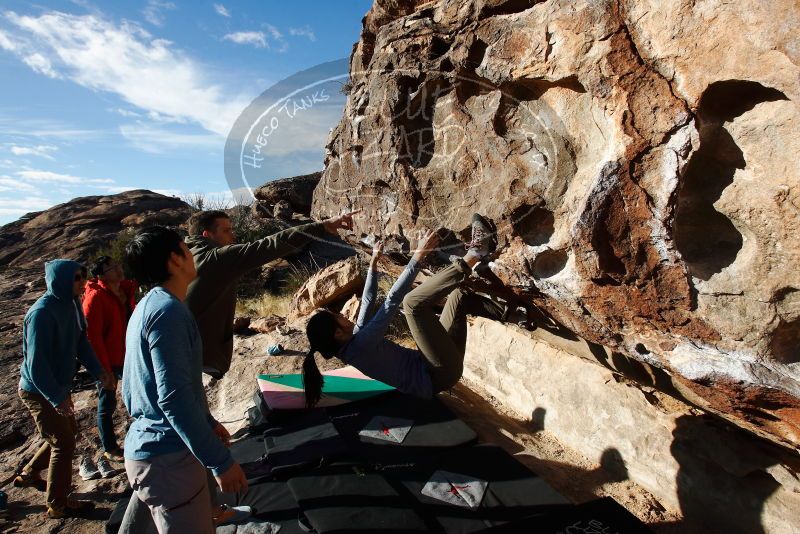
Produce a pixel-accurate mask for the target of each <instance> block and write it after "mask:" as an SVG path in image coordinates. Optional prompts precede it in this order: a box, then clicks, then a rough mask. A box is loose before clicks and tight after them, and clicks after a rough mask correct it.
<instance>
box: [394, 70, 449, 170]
mask: <svg viewBox="0 0 800 534" xmlns="http://www.w3.org/2000/svg"><path fill="white" fill-rule="evenodd" d="M420 83H421V85H420ZM441 90H442V84H441V83H440V82H434V83H424V82H417V81H416V80H415V79H413V78H408V77H404V78H403V79H401V81H400V82H398V93H399V95H400V98H399V100H398V103H397V106H396V107H395V110H394V119H395V120H394V121H393V122H394V123H395V124H397V125H398V141H399V143H400V147H399V148H398V155H399V156H400V159H401V160H405V161H407V162H409V163H410V164H411V166H412V167H414V168H422V167H425V166H427V165H428V163H430V161H431V159H433V154H434V151H435V146H434V145H435V142H434V132H433V113H434V110H435V107H436V100H437V99H438V97H439V94H440V92H441Z"/></svg>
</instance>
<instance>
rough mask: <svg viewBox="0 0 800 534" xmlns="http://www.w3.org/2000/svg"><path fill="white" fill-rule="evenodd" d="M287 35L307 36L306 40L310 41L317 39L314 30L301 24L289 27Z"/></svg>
mask: <svg viewBox="0 0 800 534" xmlns="http://www.w3.org/2000/svg"><path fill="white" fill-rule="evenodd" d="M289 35H294V36H295V37H308V40H309V41H312V42H314V41H316V40H317V36H316V34H314V30H312V29H311V27H310V26H308V25H306V26H303V27H302V28H289Z"/></svg>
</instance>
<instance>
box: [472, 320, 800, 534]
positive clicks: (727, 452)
mask: <svg viewBox="0 0 800 534" xmlns="http://www.w3.org/2000/svg"><path fill="white" fill-rule="evenodd" d="M487 347H491V348H492V349H491V350H486V348H487ZM605 353H606V352H605V349H604V348H602V347H599V346H594V347H591V348H590V346H589V345H588V344H587V343H586V342H585V341H583V340H574V339H573V340H565V339H564V338H562V337H560V336H558V335H555V334H554V333H552V332H549V331H547V330H544V329H539V330H537V331H535V332H533V333H530V332H527V331H524V330H521V329H519V328H516V327H514V326H509V325H503V324H500V323H497V322H495V321H489V320H486V319H477V320H476V321H474V322H473V323H472V324H471V325H470V329H469V335H468V339H467V354H466V358H465V361H464V364H465V365H464V376H465V378H466V382H467V384H469V385H470V387H473V388H474V389H476V390H477V391H479V392H482V393H483V394H484V395H487V394H488V395H491V396H492V397H494V398H495V399H497V400H499V401H501V402H502V403H503V405H504V406H506V407H508V408H510V409H511V410H512V411H513V412H514V413H515V414H516V415H517V417H519V418H520V419H523V420H529V421H530V424H529V425H527V428H528V431H530V429H531V426H532V428H533V431H534V432H541V431H546V432H548V433H550V434H552V435H554V436H556V437H557V439H558V440H559V442H560V443H562V444H563V445H564V446H567V447H570V448H572V449H574V450H576V451H578V452H579V453H581V454H583V455H585V456H586V457H588V458H590V459H593V460H596V461H599V462H601V463H602V459H603V458H604V457H609V456H611V457H613V458H615V463H616V464H617V467H618V470H619V471H621V472H624V478H625V479H627V480H631V481H633V482H635V483H637V484H640V485H641V486H642V487H644V488H645V489H647V490H648V491H649V492H651V493H652V494H653V496H655V497H656V499H658V502H659V503H661V505H663V506H664V507H665V508H667V509H668V510H676V511H677V510H680V511H681V513H682V518H681V527H682V528H681V529H680V530H679V531H680V532H698V531H702V532H706V531H707V532H743V533H744V532H797V531H798V530H799V529H800V516H798V514H797V513H796V510H797V507H798V506H800V483H798V479H797V472H798V471H799V470H800V461H799V460H798V458H797V455H796V454H794V453H789V452H787V451H786V450H785V449H783V448H781V447H778V446H776V445H773V444H769V443H765V442H764V440H761V439H758V438H755V437H753V436H752V435H751V434H749V433H747V432H744V431H742V430H739V429H736V428H732V427H731V425H728V424H725V423H724V422H723V421H721V420H719V418H717V417H714V416H711V415H708V414H704V415H698V414H697V413H696V412H697V411H698V410H694V409H692V408H691V407H690V406H689V405H688V404H686V403H684V402H681V401H679V400H676V399H675V398H674V397H670V396H667V395H665V394H663V393H660V392H659V391H657V390H654V388H653V387H652V386H644V387H643V386H642V385H640V384H636V383H633V382H631V381H629V380H625V379H624V378H621V377H620V376H619V375H618V374H617V373H616V371H615V370H614V369H613V367H614V366H615V365H616V366H618V367H622V364H621V363H620V362H619V360H618V357H612V355H608V362H607V364H606V365H605V366H603V367H601V366H598V365H595V364H594V363H590V362H589V361H587V359H588V360H591V361H595V358H600V359H602V358H604V356H603V354H605ZM531 354H535V355H536V357H535V358H533V357H531ZM647 374H650V375H651V376H654V377H656V378H657V379H659V380H664V379H666V380H669V378H668V377H662V376H659V375H658V371H657V370H656V372H655V373H653V370H652V369H649V370H648V373H647ZM640 382H641V381H640ZM488 395H487V396H488ZM695 529H697V530H695ZM706 529H707V530H706Z"/></svg>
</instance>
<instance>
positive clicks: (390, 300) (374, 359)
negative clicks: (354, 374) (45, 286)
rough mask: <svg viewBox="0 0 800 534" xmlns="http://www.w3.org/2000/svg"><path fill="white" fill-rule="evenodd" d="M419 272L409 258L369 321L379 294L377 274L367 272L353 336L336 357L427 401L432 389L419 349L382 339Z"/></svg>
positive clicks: (370, 375)
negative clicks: (371, 310)
mask: <svg viewBox="0 0 800 534" xmlns="http://www.w3.org/2000/svg"><path fill="white" fill-rule="evenodd" d="M419 269H420V267H419V264H418V263H417V262H416V260H414V259H412V260H411V261H410V262H409V263H408V265H406V268H405V269H404V270H403V273H402V274H401V275H400V277H399V278H398V279H397V281H396V282H395V283H394V285H393V286H392V289H390V290H389V293H388V294H387V295H386V300H385V301H384V302H383V305H382V306H381V307H380V308H378V310H377V311H376V312H375V314H374V315H373V316H372V318H369V319H368V317H369V313H370V309H371V308H372V306H373V304H374V302H375V298H376V296H377V293H378V273H377V272H375V271H373V270H372V269H370V270H369V271H368V272H367V281H366V283H365V284H364V293H363V295H362V296H361V309H360V310H359V313H358V319H357V321H356V325H355V327H354V328H353V334H354V336H353V338H352V339H351V340H350V341H349V342H348V343H347V344H346V345H345V346H344V347H342V350H341V351H340V352H339V358H340V359H341V360H342V361H344V362H345V363H347V364H349V365H352V366H353V367H355V368H356V369H358V370H359V371H361V372H362V373H364V374H365V375H367V376H369V377H370V378H374V379H375V380H380V381H381V382H383V383H385V384H389V385H390V386H393V387H395V388H397V389H398V390H400V391H402V392H403V393H408V394H410V395H415V396H417V397H421V398H425V399H429V398H431V397H432V396H433V386H432V384H431V377H430V373H429V372H428V367H427V364H426V363H425V357H424V356H423V355H422V353H421V352H420V351H418V350H413V349H409V348H406V347H403V346H401V345H398V344H397V343H393V342H391V341H389V340H388V339H385V338H384V336H385V335H386V330H387V328H388V327H389V323H391V321H392V319H393V318H394V316H395V315H396V314H397V310H398V308H399V306H400V304H401V303H402V302H403V297H405V296H406V294H407V293H408V292H409V291H411V286H412V284H413V283H414V279H415V278H416V277H417V274H419Z"/></svg>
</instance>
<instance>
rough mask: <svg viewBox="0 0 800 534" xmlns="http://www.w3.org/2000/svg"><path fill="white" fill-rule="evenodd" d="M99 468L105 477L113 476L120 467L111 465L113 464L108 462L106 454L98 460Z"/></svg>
mask: <svg viewBox="0 0 800 534" xmlns="http://www.w3.org/2000/svg"><path fill="white" fill-rule="evenodd" d="M97 469H98V470H99V471H100V474H101V475H102V477H103V478H111V477H113V476H114V475H116V474H117V473H118V472H119V469H114V468H113V467H111V464H110V463H108V459H107V458H106V457H105V456H101V457H100V459H99V460H97Z"/></svg>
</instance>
